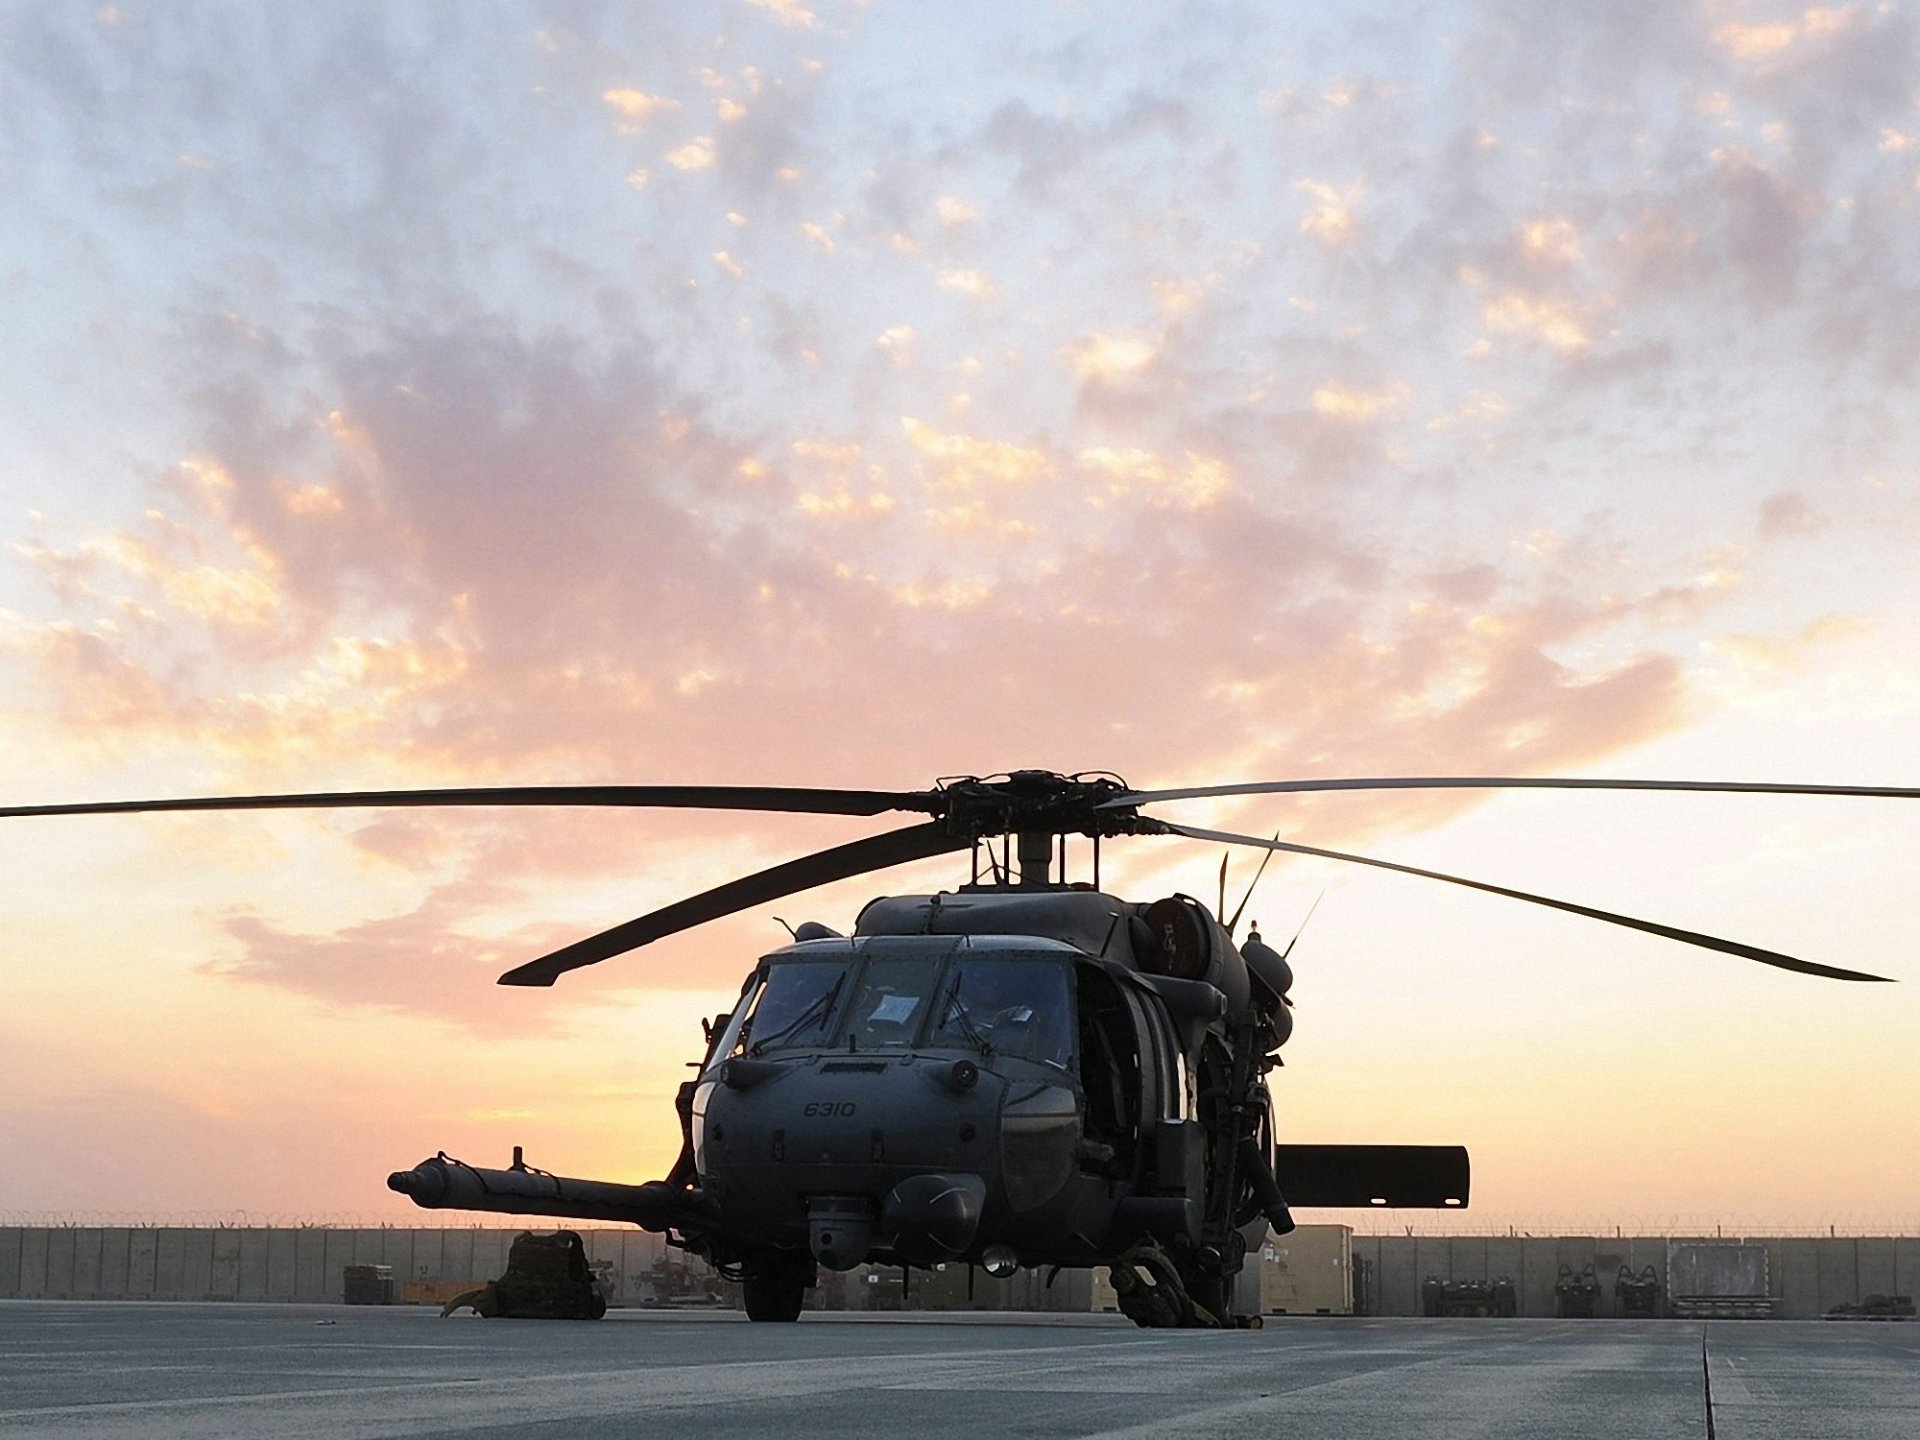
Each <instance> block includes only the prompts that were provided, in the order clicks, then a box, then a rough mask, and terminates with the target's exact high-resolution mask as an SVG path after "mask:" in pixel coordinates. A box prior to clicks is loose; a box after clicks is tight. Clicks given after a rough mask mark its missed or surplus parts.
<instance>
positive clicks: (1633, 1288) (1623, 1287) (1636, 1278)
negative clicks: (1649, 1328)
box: [1613, 1265, 1660, 1320]
mask: <svg viewBox="0 0 1920 1440" xmlns="http://www.w3.org/2000/svg"><path fill="white" fill-rule="evenodd" d="M1613 1305H1614V1313H1615V1314H1617V1315H1619V1316H1620V1317H1621V1318H1622V1319H1626V1320H1655V1319H1658V1318H1659V1315H1660V1272H1659V1271H1657V1270H1655V1269H1654V1268H1653V1266H1651V1265H1648V1266H1646V1267H1645V1268H1644V1269H1642V1270H1641V1271H1640V1272H1639V1273H1638V1274H1637V1275H1636V1274H1635V1273H1634V1271H1633V1267H1632V1266H1629V1265H1622V1266H1621V1267H1620V1273H1619V1274H1618V1275H1616V1276H1614V1277H1613Z"/></svg>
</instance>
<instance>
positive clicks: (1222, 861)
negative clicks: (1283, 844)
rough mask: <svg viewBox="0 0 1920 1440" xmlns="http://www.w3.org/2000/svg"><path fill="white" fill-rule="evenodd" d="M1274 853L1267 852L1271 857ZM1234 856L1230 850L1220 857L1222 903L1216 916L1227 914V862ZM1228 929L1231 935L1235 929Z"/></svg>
mask: <svg viewBox="0 0 1920 1440" xmlns="http://www.w3.org/2000/svg"><path fill="white" fill-rule="evenodd" d="M1272 853H1273V852H1272V851H1271V850H1269V851H1268V852H1267V854H1269V855H1271V854H1272ZM1232 855H1233V852H1232V851H1231V850H1228V851H1225V852H1223V853H1222V854H1221V856H1220V903H1219V904H1218V905H1216V906H1215V907H1214V910H1213V913H1214V914H1216V915H1224V914H1226V913H1227V861H1228V860H1229V859H1230V858H1231V857H1232ZM1261 863H1262V864H1265V863H1266V862H1265V861H1262V862H1261ZM1227 928H1228V931H1229V933H1231V931H1232V928H1233V927H1232V926H1228V927H1227Z"/></svg>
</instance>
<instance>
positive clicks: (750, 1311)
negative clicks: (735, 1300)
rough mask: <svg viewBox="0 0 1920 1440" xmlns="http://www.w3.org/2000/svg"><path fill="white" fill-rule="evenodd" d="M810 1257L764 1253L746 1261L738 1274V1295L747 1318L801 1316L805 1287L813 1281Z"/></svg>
mask: <svg viewBox="0 0 1920 1440" xmlns="http://www.w3.org/2000/svg"><path fill="white" fill-rule="evenodd" d="M814 1278H815V1271H814V1267H813V1261H812V1259H811V1258H810V1257H809V1258H806V1259H799V1260H796V1259H793V1258H791V1257H789V1256H786V1255H779V1254H774V1255H765V1256H761V1257H758V1258H756V1259H755V1260H752V1261H750V1262H749V1263H748V1265H747V1271H746V1274H744V1275H743V1276H741V1278H740V1298H741V1301H742V1302H743V1303H744V1305H745V1307H746V1311H747V1318H748V1319H749V1320H779V1321H786V1322H791V1321H794V1320H798V1319H799V1318H800V1311H801V1309H802V1308H804V1306H805V1305H806V1300H807V1287H808V1286H809V1285H811V1284H813V1282H814Z"/></svg>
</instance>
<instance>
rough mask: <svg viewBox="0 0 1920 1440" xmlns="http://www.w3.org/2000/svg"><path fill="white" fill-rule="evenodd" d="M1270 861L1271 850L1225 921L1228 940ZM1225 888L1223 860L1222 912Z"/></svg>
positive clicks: (1275, 832) (1221, 879)
mask: <svg viewBox="0 0 1920 1440" xmlns="http://www.w3.org/2000/svg"><path fill="white" fill-rule="evenodd" d="M1273 838H1274V839H1275V840H1278V839H1279V838H1280V832H1279V831H1278V830H1276V831H1274V832H1273ZM1271 859H1273V851H1271V850H1269V851H1267V853H1266V854H1264V855H1262V856H1261V857H1260V868H1259V869H1258V870H1256V871H1254V872H1253V884H1252V885H1249V886H1247V893H1246V894H1244V895H1242V896H1241V897H1240V903H1239V904H1238V905H1237V906H1235V907H1234V911H1233V918H1232V919H1231V920H1229V921H1227V936H1228V938H1229V939H1231V938H1232V936H1233V932H1234V930H1235V928H1236V927H1238V925H1239V924H1240V917H1241V916H1242V915H1243V914H1245V913H1246V909H1247V901H1249V900H1251V899H1253V890H1254V886H1255V885H1258V884H1259V883H1260V877H1261V876H1262V875H1264V874H1266V873H1267V862H1268V861H1269V860H1271ZM1226 886H1227V865H1226V862H1225V861H1224V860H1223V861H1221V862H1220V908H1221V909H1222V910H1225V909H1226V908H1227V889H1226ZM1322 893H1323V894H1324V893H1325V892H1324V891H1323V892H1322ZM1313 903H1314V904H1316V905H1318V904H1319V903H1320V902H1319V901H1318V900H1316V901H1314V902H1313ZM1309 913H1311V912H1309Z"/></svg>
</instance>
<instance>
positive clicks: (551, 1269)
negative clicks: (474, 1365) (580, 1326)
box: [440, 1230, 607, 1320]
mask: <svg viewBox="0 0 1920 1440" xmlns="http://www.w3.org/2000/svg"><path fill="white" fill-rule="evenodd" d="M461 1309H471V1310H472V1311H473V1312H474V1313H475V1314H476V1315H482V1316H485V1317H486V1318H488V1319H493V1318H496V1317H499V1318H504V1319H508V1320H598V1319H599V1318H600V1317H601V1316H603V1315H605V1314H606V1313H607V1296H606V1291H605V1290H604V1289H603V1288H602V1286H601V1284H600V1283H599V1281H598V1280H597V1278H596V1276H595V1274H594V1270H593V1267H592V1266H591V1265H589V1264H588V1263H587V1248H586V1246H585V1244H583V1243H582V1242H581V1239H580V1237H579V1236H578V1235H577V1234H575V1233H574V1232H573V1231H571V1230H560V1231H556V1232H555V1233H554V1234H552V1235H536V1234H534V1233H533V1232H532V1231H531V1230H523V1231H521V1232H520V1233H519V1234H518V1235H516V1236H514V1237H513V1244H512V1245H511V1246H509V1247H508V1249H507V1273H506V1274H504V1275H502V1276H501V1277H500V1278H499V1279H498V1280H489V1281H488V1282H487V1283H486V1284H484V1285H482V1286H480V1287H479V1288H478V1289H474V1290H469V1291H467V1292H466V1293H465V1294H461V1295H456V1296H454V1297H453V1299H451V1300H449V1301H447V1303H446V1305H445V1306H443V1307H442V1308H441V1311H440V1316H441V1318H442V1319H445V1318H446V1317H447V1316H449V1315H451V1314H453V1312H454V1311H456V1310H461Z"/></svg>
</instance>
